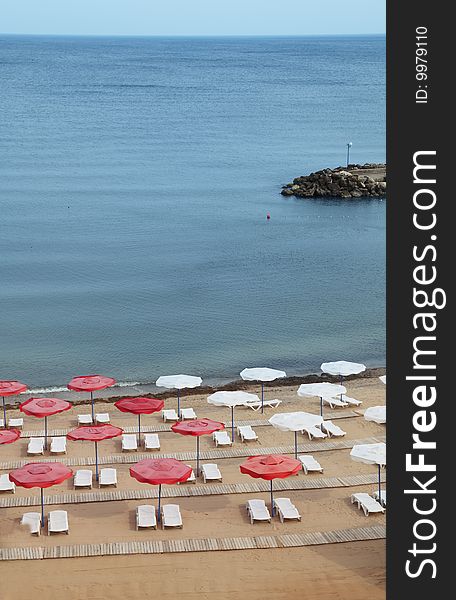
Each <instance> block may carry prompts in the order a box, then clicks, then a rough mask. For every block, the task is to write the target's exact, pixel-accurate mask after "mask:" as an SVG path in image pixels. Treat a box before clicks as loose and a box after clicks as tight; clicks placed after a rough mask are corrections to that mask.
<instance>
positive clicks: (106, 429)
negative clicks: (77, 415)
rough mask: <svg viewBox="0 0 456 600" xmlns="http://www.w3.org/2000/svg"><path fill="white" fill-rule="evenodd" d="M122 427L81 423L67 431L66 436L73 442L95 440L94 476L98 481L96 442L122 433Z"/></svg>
mask: <svg viewBox="0 0 456 600" xmlns="http://www.w3.org/2000/svg"><path fill="white" fill-rule="evenodd" d="M122 433H123V429H121V428H120V427H115V425H81V426H80V427H76V429H73V430H72V431H70V432H69V433H67V438H68V439H69V440H73V441H75V442H78V441H85V442H95V477H96V480H97V481H98V442H102V441H103V440H110V439H112V438H115V437H117V436H119V435H122Z"/></svg>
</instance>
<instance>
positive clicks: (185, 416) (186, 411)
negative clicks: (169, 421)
mask: <svg viewBox="0 0 456 600" xmlns="http://www.w3.org/2000/svg"><path fill="white" fill-rule="evenodd" d="M180 418H181V420H182V421H190V420H192V419H197V418H198V417H197V416H196V412H195V411H194V410H193V408H181V414H180Z"/></svg>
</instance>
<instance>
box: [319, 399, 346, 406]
mask: <svg viewBox="0 0 456 600" xmlns="http://www.w3.org/2000/svg"><path fill="white" fill-rule="evenodd" d="M323 402H324V403H325V404H329V406H330V407H331V408H334V407H335V406H339V407H344V406H348V402H344V401H343V400H341V399H340V398H323Z"/></svg>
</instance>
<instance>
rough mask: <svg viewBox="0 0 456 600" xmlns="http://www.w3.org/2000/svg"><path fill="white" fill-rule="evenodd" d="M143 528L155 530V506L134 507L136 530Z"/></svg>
mask: <svg viewBox="0 0 456 600" xmlns="http://www.w3.org/2000/svg"><path fill="white" fill-rule="evenodd" d="M143 527H144V528H146V527H152V529H157V517H156V515H155V506H152V504H143V505H141V506H137V507H136V529H137V530H138V529H140V528H143Z"/></svg>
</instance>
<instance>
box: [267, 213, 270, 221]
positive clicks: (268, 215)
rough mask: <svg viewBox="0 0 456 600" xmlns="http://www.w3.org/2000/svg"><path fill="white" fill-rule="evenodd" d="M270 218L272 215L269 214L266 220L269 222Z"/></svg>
mask: <svg viewBox="0 0 456 600" xmlns="http://www.w3.org/2000/svg"><path fill="white" fill-rule="evenodd" d="M270 218H271V215H270V214H269V213H268V214H267V215H266V219H267V220H268V221H269V219H270Z"/></svg>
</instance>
